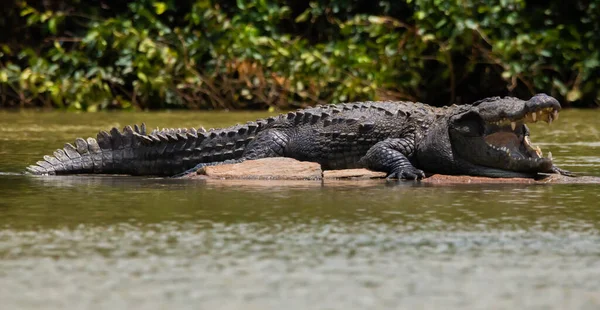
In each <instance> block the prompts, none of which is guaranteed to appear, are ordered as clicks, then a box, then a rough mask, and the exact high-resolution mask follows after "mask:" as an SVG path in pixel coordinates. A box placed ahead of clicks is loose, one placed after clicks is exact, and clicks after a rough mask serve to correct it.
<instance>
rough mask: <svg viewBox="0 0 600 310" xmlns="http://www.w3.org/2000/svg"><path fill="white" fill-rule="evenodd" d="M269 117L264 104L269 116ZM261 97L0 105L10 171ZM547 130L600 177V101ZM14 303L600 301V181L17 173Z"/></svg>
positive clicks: (0, 280)
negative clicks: (135, 106)
mask: <svg viewBox="0 0 600 310" xmlns="http://www.w3.org/2000/svg"><path fill="white" fill-rule="evenodd" d="M263 115H264V114H263ZM259 116H261V115H259V114H252V113H161V114H148V113H135V114H125V113H107V114H62V113H16V114H15V113H6V112H0V171H3V172H18V171H21V170H22V169H23V167H24V166H25V165H26V164H27V163H29V162H32V161H34V160H37V159H38V158H40V156H41V155H43V154H46V153H50V151H52V150H54V149H56V148H57V147H59V146H61V145H62V144H63V143H64V142H67V141H73V139H74V138H75V137H76V136H90V135H95V133H96V132H97V130H98V129H106V128H109V127H111V126H119V127H122V126H124V125H126V124H130V123H135V122H137V123H139V122H141V121H145V122H146V123H147V124H148V125H150V126H154V125H160V126H161V127H175V126H195V127H197V126H200V125H202V126H205V127H207V128H209V127H216V126H222V125H230V124H233V123H235V122H242V121H246V120H250V119H255V118H257V117H259ZM532 136H533V138H534V139H533V140H534V142H537V144H539V145H541V146H542V149H543V150H544V151H545V152H546V151H548V150H551V151H552V153H553V154H554V157H555V159H556V161H557V162H558V164H559V165H560V166H562V167H563V168H567V169H570V170H573V171H577V172H580V173H583V174H589V175H596V176H600V152H599V151H600V111H565V112H563V113H561V117H560V120H559V122H558V123H555V124H553V125H552V126H551V127H547V126H545V125H542V124H539V125H536V126H533V128H532ZM0 300H1V304H2V309H17V308H19V309H28V308H45V309H96V308H103V309H105V308H110V309H175V308H190V309H269V308H270V309H284V308H285V309H288V308H289V309H365V308H368V309H370V308H403V309H429V308H440V309H465V308H479V309H515V308H519V309H522V308H532V309H548V308H554V309H597V308H598V307H600V191H598V187H597V185H581V184H573V185H506V184H503V185H498V184H496V185H459V186H424V185H423V186H422V185H418V184H414V183H386V182H371V183H363V182H347V183H342V184H340V183H324V184H321V183H318V182H290V183H286V182H215V181H211V182H205V181H197V180H196V181H194V180H174V179H153V178H134V177H83V176H77V177H46V178H36V177H26V176H19V175H0Z"/></svg>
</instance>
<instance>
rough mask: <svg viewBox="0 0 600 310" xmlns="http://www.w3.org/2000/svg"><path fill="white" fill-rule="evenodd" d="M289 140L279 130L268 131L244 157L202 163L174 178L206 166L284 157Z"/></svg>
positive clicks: (259, 137) (259, 136)
mask: <svg viewBox="0 0 600 310" xmlns="http://www.w3.org/2000/svg"><path fill="white" fill-rule="evenodd" d="M288 141H289V138H288V137H287V135H285V134H284V133H283V132H281V131H279V130H277V129H268V130H265V131H263V132H260V133H259V134H258V135H256V138H254V140H252V142H250V143H249V144H248V146H247V147H246V149H245V150H244V153H243V154H242V157H240V158H238V159H230V160H225V161H217V162H208V163H200V164H198V165H196V166H194V168H192V169H188V170H186V171H184V172H182V173H179V174H177V175H174V176H173V177H182V176H184V175H187V174H190V173H194V172H196V171H198V169H200V168H202V167H206V166H216V165H225V164H237V163H240V162H242V161H245V160H252V159H260V158H267V157H282V156H283V154H284V150H285V148H286V146H287V144H288Z"/></svg>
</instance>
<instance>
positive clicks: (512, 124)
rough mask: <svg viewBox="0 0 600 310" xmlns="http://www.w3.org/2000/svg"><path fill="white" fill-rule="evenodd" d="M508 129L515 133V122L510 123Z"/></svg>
mask: <svg viewBox="0 0 600 310" xmlns="http://www.w3.org/2000/svg"><path fill="white" fill-rule="evenodd" d="M510 128H512V130H513V131H515V128H517V123H516V122H510Z"/></svg>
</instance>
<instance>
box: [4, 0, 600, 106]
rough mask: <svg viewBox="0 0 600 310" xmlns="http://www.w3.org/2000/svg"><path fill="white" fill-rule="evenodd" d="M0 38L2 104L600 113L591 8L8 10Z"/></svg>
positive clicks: (193, 5) (437, 4)
mask: <svg viewBox="0 0 600 310" xmlns="http://www.w3.org/2000/svg"><path fill="white" fill-rule="evenodd" d="M484 2H485V4H484ZM0 29H2V31H1V32H0V106H2V107H53V108H59V109H68V110H84V111H96V110H100V109H165V108H170V109H172V108H188V109H268V108H270V109H290V108H296V107H304V106H307V105H313V104H321V103H330V102H332V103H336V102H345V101H359V100H386V99H393V100H411V101H422V102H427V103H430V104H434V105H445V104H449V103H468V102H472V101H474V100H477V99H480V98H482V97H487V96H492V95H515V96H520V97H524V98H526V97H529V96H531V94H534V93H538V92H546V93H548V94H551V95H552V96H555V97H557V98H559V99H560V100H561V102H562V103H563V104H564V105H571V106H580V107H583V106H585V107H587V106H596V105H599V104H600V88H599V87H598V85H600V73H599V72H600V51H599V49H598V47H600V0H590V1H583V0H575V1H571V2H569V1H554V0H552V1H546V2H545V3H543V4H542V3H540V4H537V3H532V1H524V0H499V1H475V0H466V1H438V0H404V1H396V0H377V1H369V0H355V1H352V0H329V1H327V0H312V1H305V0H256V1H249V0H248V1H247V0H237V1H236V0H224V1H211V0H181V1H179V0H178V1H175V0H161V1H155V0H135V1H114V0H103V1H84V0H70V1H31V0H18V1H15V2H9V3H8V4H6V7H5V8H4V10H3V16H1V17H0Z"/></svg>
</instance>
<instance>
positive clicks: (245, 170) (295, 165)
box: [185, 157, 600, 186]
mask: <svg viewBox="0 0 600 310" xmlns="http://www.w3.org/2000/svg"><path fill="white" fill-rule="evenodd" d="M385 176H386V174H385V173H383V172H377V171H371V170H367V169H345V170H327V171H324V172H323V171H322V170H321V166H320V165H319V164H317V163H313V162H302V161H298V160H295V159H292V158H286V157H275V158H263V159H257V160H248V161H244V162H242V163H238V164H228V165H218V166H209V167H204V168H202V169H200V170H199V171H198V173H197V174H190V175H187V176H186V177H185V178H193V179H207V180H222V179H229V180H236V179H237V180H246V181H247V180H249V179H250V180H296V181H300V180H326V181H327V184H328V185H329V184H333V183H332V182H337V183H344V182H346V184H348V183H347V182H348V180H361V182H370V183H368V184H366V185H365V186H367V185H368V186H371V185H373V184H377V183H378V182H380V181H379V180H377V179H381V178H385ZM369 180H370V181H369ZM241 182H244V181H241ZM401 182H415V181H401ZM420 182H421V183H423V184H431V185H446V184H498V183H501V184H600V178H598V177H591V176H580V177H575V178H573V177H567V176H562V175H557V174H550V175H546V176H544V177H542V178H539V179H528V178H488V177H475V176H456V175H441V174H434V175H432V176H429V177H428V178H425V179H423V180H421V181H420ZM236 184H237V183H236ZM261 184H262V183H261ZM265 184H268V183H265ZM293 184H295V185H298V183H297V182H296V183H293ZM315 184H321V183H315ZM281 185H283V183H282V184H281Z"/></svg>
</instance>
